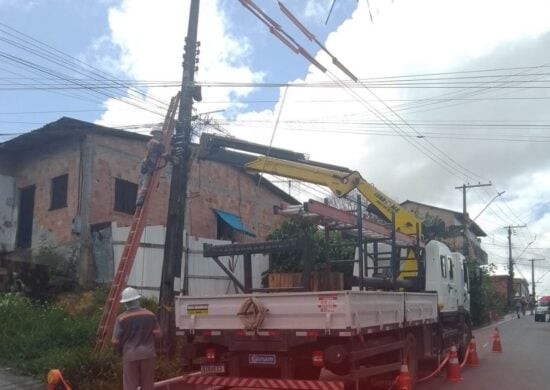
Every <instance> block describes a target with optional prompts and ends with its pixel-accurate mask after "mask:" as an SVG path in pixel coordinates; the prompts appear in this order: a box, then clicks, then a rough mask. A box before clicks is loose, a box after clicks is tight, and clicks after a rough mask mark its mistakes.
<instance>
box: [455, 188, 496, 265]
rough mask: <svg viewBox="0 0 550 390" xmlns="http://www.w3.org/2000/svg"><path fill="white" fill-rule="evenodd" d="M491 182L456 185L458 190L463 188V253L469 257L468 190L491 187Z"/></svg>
mask: <svg viewBox="0 0 550 390" xmlns="http://www.w3.org/2000/svg"><path fill="white" fill-rule="evenodd" d="M491 185H492V184H491V183H487V184H481V183H478V184H463V185H461V186H460V187H455V189H457V190H462V254H463V255H464V257H465V258H466V259H468V254H469V250H468V233H467V231H468V212H467V211H466V190H467V189H468V188H475V187H489V186H491Z"/></svg>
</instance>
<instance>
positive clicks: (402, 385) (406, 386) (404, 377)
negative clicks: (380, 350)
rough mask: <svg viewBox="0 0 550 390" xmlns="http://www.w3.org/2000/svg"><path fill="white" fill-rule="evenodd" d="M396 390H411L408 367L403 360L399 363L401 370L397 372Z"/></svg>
mask: <svg viewBox="0 0 550 390" xmlns="http://www.w3.org/2000/svg"><path fill="white" fill-rule="evenodd" d="M396 389H397V390H412V383H411V377H410V375H409V366H408V365H407V362H406V361H405V360H403V362H402V363H401V369H400V370H399V376H398V377H397V386H396Z"/></svg>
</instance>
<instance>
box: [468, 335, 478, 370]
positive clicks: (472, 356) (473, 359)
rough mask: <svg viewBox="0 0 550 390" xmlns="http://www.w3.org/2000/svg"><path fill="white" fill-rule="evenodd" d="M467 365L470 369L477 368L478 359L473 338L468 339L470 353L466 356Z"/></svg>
mask: <svg viewBox="0 0 550 390" xmlns="http://www.w3.org/2000/svg"><path fill="white" fill-rule="evenodd" d="M468 365H469V366H472V367H476V366H479V358H478V357H477V346H476V339H475V338H474V337H473V336H472V338H471V339H470V352H469V355H468Z"/></svg>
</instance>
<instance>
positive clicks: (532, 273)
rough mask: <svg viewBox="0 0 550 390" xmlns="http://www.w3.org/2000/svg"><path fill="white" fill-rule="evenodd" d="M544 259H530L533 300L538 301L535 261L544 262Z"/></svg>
mask: <svg viewBox="0 0 550 390" xmlns="http://www.w3.org/2000/svg"><path fill="white" fill-rule="evenodd" d="M542 260H544V259H530V260H529V261H530V262H531V292H532V293H533V299H537V295H536V294H535V261H542Z"/></svg>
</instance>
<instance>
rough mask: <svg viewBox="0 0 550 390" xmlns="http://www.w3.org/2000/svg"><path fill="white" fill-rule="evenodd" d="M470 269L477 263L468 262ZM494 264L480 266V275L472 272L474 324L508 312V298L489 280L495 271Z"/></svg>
mask: <svg viewBox="0 0 550 390" xmlns="http://www.w3.org/2000/svg"><path fill="white" fill-rule="evenodd" d="M468 266H469V269H470V270H474V269H475V267H476V265H475V264H474V263H473V262H471V261H470V262H469V264H468ZM494 268H495V267H494V265H490V266H489V267H486V268H478V269H479V275H477V276H476V275H472V273H471V274H470V313H471V315H472V322H473V324H474V325H482V324H486V323H488V322H490V321H491V314H492V315H493V316H494V315H496V314H498V315H501V316H502V315H504V314H505V313H506V300H505V299H504V298H503V297H501V296H500V295H499V294H498V292H497V291H496V290H495V288H494V287H493V285H492V284H491V283H490V282H489V276H490V275H491V274H492V273H493V272H494Z"/></svg>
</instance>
